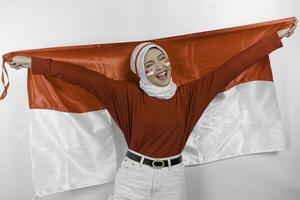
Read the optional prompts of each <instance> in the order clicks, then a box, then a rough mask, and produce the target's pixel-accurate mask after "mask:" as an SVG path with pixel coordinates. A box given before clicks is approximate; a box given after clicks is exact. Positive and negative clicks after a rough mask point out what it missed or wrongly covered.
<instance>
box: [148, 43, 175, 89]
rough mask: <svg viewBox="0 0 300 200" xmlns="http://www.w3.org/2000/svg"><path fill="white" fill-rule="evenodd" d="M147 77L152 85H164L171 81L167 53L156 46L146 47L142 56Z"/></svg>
mask: <svg viewBox="0 0 300 200" xmlns="http://www.w3.org/2000/svg"><path fill="white" fill-rule="evenodd" d="M144 68H145V73H146V75H147V74H148V73H149V72H150V74H151V72H152V75H149V76H147V79H148V80H149V81H150V82H151V83H152V84H154V85H156V86H160V87H164V86H166V85H168V84H169V83H170V81H171V65H170V60H169V57H168V55H166V54H164V52H163V51H161V50H160V49H158V48H156V47H152V48H150V49H148V51H147V53H146V54H145V58H144Z"/></svg>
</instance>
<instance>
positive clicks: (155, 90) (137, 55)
mask: <svg viewBox="0 0 300 200" xmlns="http://www.w3.org/2000/svg"><path fill="white" fill-rule="evenodd" d="M151 47H157V48H159V49H160V50H161V51H163V52H164V53H165V55H167V53H166V52H165V50H164V49H163V48H162V47H160V46H159V45H157V44H155V43H153V42H143V43H140V44H139V45H137V46H136V47H135V49H134V50H133V51H132V53H131V58H130V68H131V70H132V71H133V73H135V74H137V75H138V76H139V77H140V81H139V85H140V88H141V89H142V90H143V91H144V92H146V93H147V94H148V95H149V96H154V97H157V98H160V99H170V98H172V97H173V96H174V94H175V92H176V89H177V86H176V84H175V83H174V82H173V80H172V77H171V80H170V83H169V84H168V85H166V86H164V87H160V86H156V85H154V84H152V83H151V82H150V81H149V80H148V79H147V76H146V73H145V68H144V58H145V55H146V53H147V51H148V49H150V48H151Z"/></svg>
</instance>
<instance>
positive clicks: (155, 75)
mask: <svg viewBox="0 0 300 200" xmlns="http://www.w3.org/2000/svg"><path fill="white" fill-rule="evenodd" d="M165 71H166V72H167V73H166V75H168V70H167V69H166V70H164V71H162V72H165ZM162 72H159V73H157V74H156V75H155V76H156V77H157V75H158V74H161V73H162Z"/></svg>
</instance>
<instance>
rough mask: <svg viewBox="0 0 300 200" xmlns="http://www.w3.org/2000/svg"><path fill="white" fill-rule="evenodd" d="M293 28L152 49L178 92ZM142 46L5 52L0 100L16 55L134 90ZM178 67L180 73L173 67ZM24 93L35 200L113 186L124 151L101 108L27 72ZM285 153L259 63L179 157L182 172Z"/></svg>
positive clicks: (259, 26)
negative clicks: (134, 60)
mask: <svg viewBox="0 0 300 200" xmlns="http://www.w3.org/2000/svg"><path fill="white" fill-rule="evenodd" d="M295 22H296V18H295V17H290V18H284V19H278V20H273V21H266V22H261V23H255V24H248V25H243V26H236V27H230V28H224V29H218V30H211V31H204V32H197V33H191V34H186V35H179V36H173V37H167V38H159V39H153V40H152V41H153V42H155V43H157V44H159V45H161V46H163V47H164V49H165V50H166V52H167V53H168V56H169V57H170V59H171V61H172V79H173V81H174V82H175V83H176V84H177V86H179V85H180V84H183V83H185V82H189V81H192V80H195V79H198V78H200V77H201V76H203V75H205V74H206V73H208V72H210V71H211V70H213V69H214V68H215V67H216V66H218V65H220V64H222V63H224V62H225V61H226V60H228V59H229V58H230V57H232V56H234V55H236V54H238V53H239V52H241V51H242V50H243V49H245V48H247V47H249V46H250V45H251V44H253V43H254V42H255V41H257V40H258V39H259V38H261V37H263V36H264V35H265V34H270V33H271V32H275V31H278V30H280V29H283V28H287V27H290V26H292V25H294V24H295ZM141 42H144V41H131V42H121V43H107V44H91V45H79V46H64V47H52V48H43V49H33V50H22V51H15V52H9V53H7V54H5V55H3V66H2V83H3V84H4V86H5V87H4V92H3V93H2V96H1V98H4V97H5V95H6V94H7V89H8V86H9V82H7V83H5V79H4V75H5V74H6V75H7V71H6V68H5V67H6V66H5V65H4V62H5V61H11V59H12V58H13V57H14V56H16V55H27V56H31V57H39V58H49V59H52V60H56V61H62V62H67V63H74V64H78V65H80V66H82V67H85V68H88V69H91V70H94V71H97V72H99V73H102V74H104V75H105V76H106V77H109V78H112V79H115V80H123V81H133V82H136V84H138V77H137V76H136V75H134V74H133V73H132V72H131V70H130V67H129V66H130V64H129V63H130V55H131V52H132V50H133V49H134V47H135V46H136V45H137V44H139V43H141ZM191 58H194V59H191ZM186 63H188V64H187V65H186ZM183 65H185V67H184V68H183V67H180V66H183ZM7 78H8V77H7ZM27 91H28V98H29V107H30V112H29V129H28V135H29V137H30V151H31V162H32V176H33V177H32V178H33V183H34V190H35V194H36V196H43V195H47V194H52V193H56V192H61V191H66V190H72V189H75V188H82V187H87V186H92V185H97V184H104V183H108V182H112V181H114V177H115V174H116V172H117V170H118V167H119V164H120V162H121V160H122V159H123V157H124V156H125V152H126V150H127V144H126V142H125V139H124V137H123V135H122V132H121V130H120V128H119V127H118V126H117V125H116V123H115V122H114V120H113V119H112V117H111V115H110V114H109V112H108V111H107V110H106V108H105V106H104V105H103V104H102V103H101V102H99V100H98V99H96V97H94V96H93V95H92V94H90V93H88V92H87V91H85V90H84V89H83V88H81V87H79V86H77V85H72V84H70V83H67V82H64V81H62V80H60V79H56V78H52V77H49V76H45V75H40V74H36V75H33V74H32V72H31V69H28V84H27ZM1 98H0V99H1ZM284 148H285V136H284V133H283V128H282V121H281V118H280V112H279V107H278V102H277V97H276V91H275V87H274V83H273V76H272V70H271V65H270V59H269V57H268V56H266V57H265V58H263V59H261V60H260V61H259V62H257V63H256V64H254V65H253V66H251V67H250V68H248V69H247V70H245V71H243V72H242V73H241V74H239V75H238V76H237V77H236V78H235V79H233V80H232V81H231V82H230V83H229V84H228V85H227V87H226V88H225V89H224V91H221V92H220V93H218V95H217V96H216V97H215V98H214V99H213V100H212V101H211V102H210V104H209V105H208V106H207V108H206V109H205V111H204V113H203V114H202V116H201V117H200V119H199V120H198V122H197V124H196V126H195V127H194V129H193V131H192V133H191V135H190V137H189V139H188V141H187V143H186V145H185V148H184V150H183V152H182V154H183V162H184V164H185V165H186V166H188V165H198V164H205V163H209V162H213V161H217V160H222V159H227V158H233V157H236V156H242V155H247V154H253V153H263V152H270V151H281V150H283V149H284Z"/></svg>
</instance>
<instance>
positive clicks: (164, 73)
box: [157, 71, 167, 76]
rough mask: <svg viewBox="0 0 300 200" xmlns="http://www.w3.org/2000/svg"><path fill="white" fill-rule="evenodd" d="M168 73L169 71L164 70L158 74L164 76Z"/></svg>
mask: <svg viewBox="0 0 300 200" xmlns="http://www.w3.org/2000/svg"><path fill="white" fill-rule="evenodd" d="M166 74H167V71H164V72H161V73H159V74H157V76H163V75H166Z"/></svg>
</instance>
